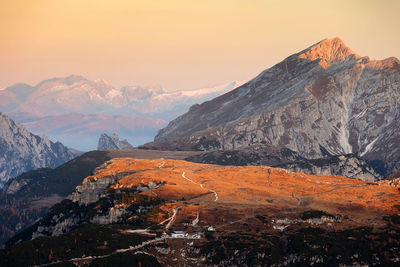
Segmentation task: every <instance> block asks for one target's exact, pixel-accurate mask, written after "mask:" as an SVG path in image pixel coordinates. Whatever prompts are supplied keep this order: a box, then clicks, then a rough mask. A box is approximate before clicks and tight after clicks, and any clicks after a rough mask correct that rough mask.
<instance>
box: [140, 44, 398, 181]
mask: <svg viewBox="0 0 400 267" xmlns="http://www.w3.org/2000/svg"><path fill="white" fill-rule="evenodd" d="M399 103H400V61H399V60H398V59H397V58H393V57H391V58H387V59H384V60H371V59H369V58H368V57H361V56H359V55H357V54H356V53H354V52H353V51H352V50H351V49H350V48H349V47H347V46H346V45H345V44H344V42H343V41H342V40H340V39H339V38H333V39H326V40H323V41H321V42H319V43H316V44H314V45H312V46H311V47H309V48H307V49H305V50H303V51H301V52H299V53H297V54H294V55H291V56H289V57H288V58H286V59H285V60H283V61H282V62H280V63H278V64H276V65H275V66H273V67H271V68H269V69H267V70H265V71H263V72H262V73H261V74H260V75H258V76H257V77H256V78H254V79H252V80H250V81H249V82H247V83H246V84H244V85H242V86H240V87H238V88H236V89H234V90H232V91H230V92H228V93H226V94H224V95H222V96H219V97H216V98H214V99H213V100H211V101H207V102H205V103H203V104H200V105H195V106H192V107H191V108H190V110H189V111H188V112H187V113H185V114H184V115H182V116H179V117H178V118H176V119H174V120H173V121H171V122H170V123H169V124H168V126H167V127H166V128H164V129H162V130H161V131H160V132H159V133H158V135H157V136H156V138H155V141H156V142H154V143H152V144H148V145H146V146H144V147H151V148H153V149H154V148H157V147H162V148H163V149H183V150H188V149H192V150H206V151H207V150H227V149H236V148H239V147H246V146H249V145H254V144H269V145H273V146H277V147H283V148H289V149H291V150H293V151H296V152H298V153H299V155H300V156H302V157H305V158H309V159H315V158H321V157H324V156H329V155H344V154H350V153H352V154H357V155H358V156H360V157H362V158H363V159H364V160H367V162H369V163H370V164H371V165H372V166H373V167H374V168H375V170H376V171H378V172H380V174H381V175H386V176H387V175H389V174H390V173H392V172H393V171H394V170H398V169H400V160H399V159H400V132H399V131H398V129H399V128H400V112H399V111H400V105H399Z"/></svg>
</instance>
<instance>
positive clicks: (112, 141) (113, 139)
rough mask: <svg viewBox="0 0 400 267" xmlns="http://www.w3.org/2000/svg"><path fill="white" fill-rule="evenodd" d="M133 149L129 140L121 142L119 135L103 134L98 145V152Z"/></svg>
mask: <svg viewBox="0 0 400 267" xmlns="http://www.w3.org/2000/svg"><path fill="white" fill-rule="evenodd" d="M129 148H133V146H132V145H131V144H129V142H128V140H126V139H124V140H119V137H118V135H117V134H115V133H114V134H113V135H111V136H110V135H107V134H105V133H103V134H101V136H100V138H99V143H98V145H97V150H107V149H129Z"/></svg>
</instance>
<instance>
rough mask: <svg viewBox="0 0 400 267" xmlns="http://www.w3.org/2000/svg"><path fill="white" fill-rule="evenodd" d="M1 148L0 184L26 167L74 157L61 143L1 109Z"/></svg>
mask: <svg viewBox="0 0 400 267" xmlns="http://www.w3.org/2000/svg"><path fill="white" fill-rule="evenodd" d="M0 151H1V154H0V186H2V185H3V184H4V183H5V182H6V181H7V180H9V179H10V178H12V177H16V176H18V175H19V174H21V173H24V172H26V171H29V170H32V169H37V168H43V167H51V166H57V165H60V164H62V163H64V162H66V161H68V160H71V159H72V158H74V154H73V153H72V152H71V151H70V150H69V149H68V148H67V147H65V146H63V145H62V144H61V143H59V142H57V143H53V142H51V141H50V140H49V139H48V138H47V137H45V136H44V137H39V136H37V135H34V134H32V133H30V132H29V131H27V130H26V129H25V128H24V127H22V126H21V125H20V124H18V123H16V122H15V121H13V120H12V119H10V118H9V117H7V116H6V115H4V114H1V113H0ZM15 186H17V187H18V185H15Z"/></svg>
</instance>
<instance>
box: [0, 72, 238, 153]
mask: <svg viewBox="0 0 400 267" xmlns="http://www.w3.org/2000/svg"><path fill="white" fill-rule="evenodd" d="M240 84H241V83H239V82H230V83H226V84H221V85H217V86H213V87H207V88H200V89H195V90H186V91H174V92H167V91H165V90H164V89H163V88H162V87H160V86H139V85H137V86H125V87H122V88H115V87H113V86H112V85H111V84H110V83H108V82H107V81H104V80H94V81H91V80H88V79H86V78H85V77H83V76H79V75H71V76H68V77H61V78H53V79H49V80H45V81H42V82H40V83H39V84H37V85H35V86H30V85H27V84H15V85H13V86H10V87H8V88H5V89H4V90H0V109H1V110H2V111H3V112H4V113H6V114H8V115H10V116H11V117H12V118H13V119H15V120H17V121H19V122H21V123H23V124H24V126H26V127H27V128H28V129H29V130H30V131H32V132H34V133H37V134H46V135H48V136H49V137H50V138H52V139H56V140H62V141H63V142H64V143H65V144H67V145H68V146H71V147H75V148H77V149H80V150H90V149H95V148H96V143H95V141H94V140H93V135H97V136H98V135H100V134H101V133H103V132H116V133H117V134H119V135H124V136H128V137H129V136H134V137H135V138H129V142H131V143H132V144H134V145H139V144H143V143H145V142H149V141H151V140H152V138H153V137H154V136H155V134H156V133H157V131H158V130H159V129H160V128H162V127H164V126H166V124H167V121H168V120H170V119H172V118H175V117H176V116H179V115H181V114H183V113H184V112H186V111H187V110H188V108H189V107H190V106H191V105H193V104H195V103H202V102H204V101H207V100H210V99H212V98H214V97H216V96H218V95H221V94H223V93H226V92H228V91H230V90H231V89H233V88H235V87H237V86H238V85H240ZM91 140H92V141H91Z"/></svg>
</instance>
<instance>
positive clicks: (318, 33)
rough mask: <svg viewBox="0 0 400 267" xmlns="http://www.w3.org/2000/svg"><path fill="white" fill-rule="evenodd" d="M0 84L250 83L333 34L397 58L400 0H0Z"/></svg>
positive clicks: (358, 48) (373, 53)
mask: <svg viewBox="0 0 400 267" xmlns="http://www.w3.org/2000/svg"><path fill="white" fill-rule="evenodd" d="M0 3H1V7H0V20H1V23H0V36H1V42H0V73H1V74H0V88H1V87H3V88H4V87H7V86H10V85H12V84H14V83H16V82H25V83H29V84H36V83H37V82H39V81H41V80H44V79H48V78H52V77H60V76H67V75H70V74H72V73H73V74H80V75H83V76H85V77H87V78H89V79H105V80H108V81H109V82H110V83H111V84H113V85H115V86H117V87H120V86H123V85H128V84H129V85H134V84H141V85H149V84H150V85H153V84H161V85H163V86H164V87H165V88H166V89H167V90H181V89H193V88H199V87H202V86H209V85H215V84H219V83H224V82H229V81H233V80H245V79H250V78H252V77H254V76H255V75H257V74H258V73H259V72H261V71H262V70H264V69H266V68H268V67H271V66H272V65H273V64H275V63H277V62H278V61H280V60H282V59H283V58H285V57H286V56H288V55H290V54H292V53H295V52H297V51H299V50H302V49H304V48H306V47H308V46H310V45H311V44H313V43H315V42H318V41H320V40H321V39H324V38H331V37H335V36H338V37H340V38H342V39H343V40H344V42H345V43H346V44H347V45H348V46H350V47H351V48H352V49H353V50H354V51H355V52H357V53H358V54H360V55H368V56H370V57H371V58H374V59H383V58H386V57H389V56H395V57H398V58H399V57H400V34H399V33H400V30H399V27H400V0H353V1H352V0H346V1H344V0H335V1H323V0H304V1H301V0H295V1H287V0H286V1H285V0H263V1H262V0H198V1H192V0H168V1H167V0H165V1H162V0H159V1H158V0H146V1H144V0H143V1H137V0H113V1H106V0H10V1H6V0H1V1H0Z"/></svg>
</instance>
